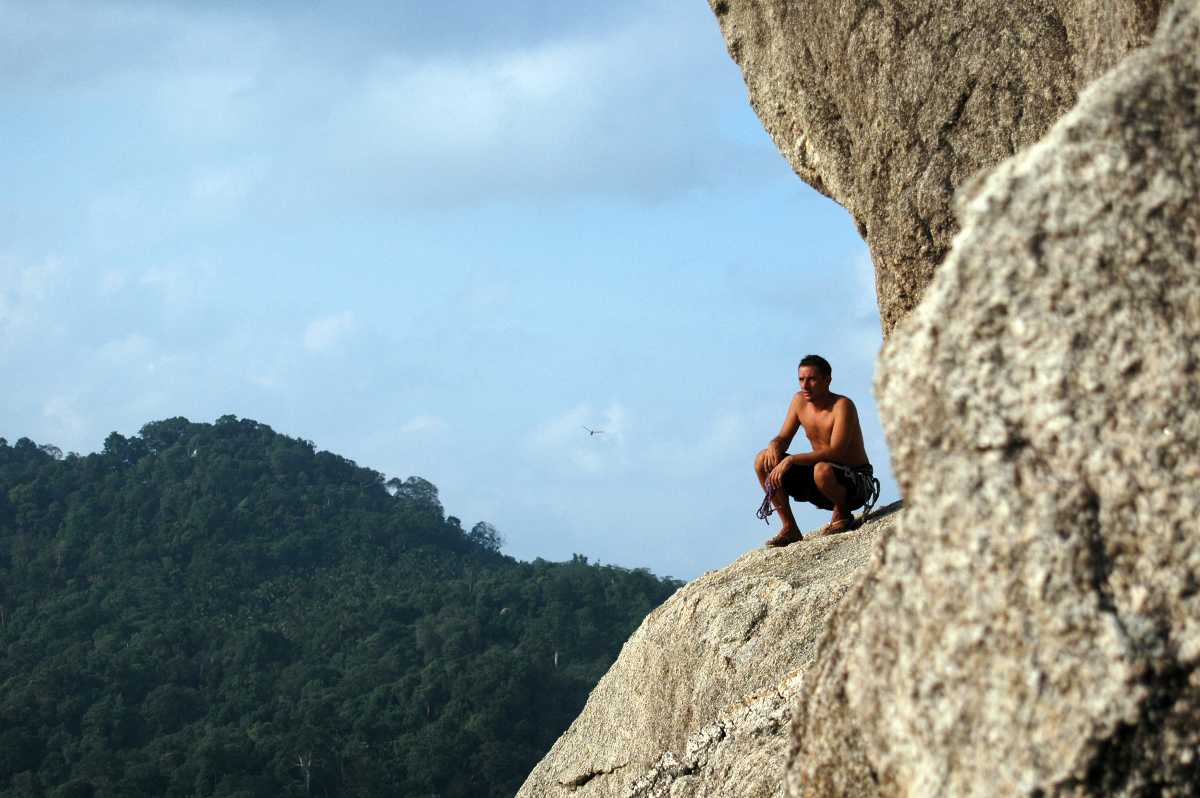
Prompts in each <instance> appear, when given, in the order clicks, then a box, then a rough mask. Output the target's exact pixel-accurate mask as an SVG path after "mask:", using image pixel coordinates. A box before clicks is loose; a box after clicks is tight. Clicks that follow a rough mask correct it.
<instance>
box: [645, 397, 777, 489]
mask: <svg viewBox="0 0 1200 798" xmlns="http://www.w3.org/2000/svg"><path fill="white" fill-rule="evenodd" d="M684 432H686V433H687V434H688V437H687V439H686V440H683V441H679V440H671V439H667V440H662V441H660V442H658V443H657V444H656V445H654V446H653V447H650V448H649V449H648V450H647V461H648V464H649V465H650V466H651V467H652V468H655V469H656V470H658V471H661V472H663V473H664V474H666V475H668V476H680V475H687V476H694V475H697V474H703V473H709V472H712V471H713V470H714V468H719V467H720V465H719V464H724V463H726V462H728V461H729V460H730V459H731V458H738V457H740V458H742V459H743V460H746V461H747V462H748V461H749V458H750V457H751V456H753V451H754V443H752V442H751V439H752V438H751V436H750V433H749V431H748V428H747V424H746V420H745V418H744V417H743V415H742V414H741V413H738V412H725V413H718V414H717V415H715V416H713V417H712V418H711V419H709V420H708V422H707V423H706V424H704V425H701V426H698V427H697V428H695V429H687V430H684ZM753 440H755V441H756V440H757V438H753ZM747 468H748V466H747Z"/></svg>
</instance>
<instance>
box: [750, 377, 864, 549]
mask: <svg viewBox="0 0 1200 798" xmlns="http://www.w3.org/2000/svg"><path fill="white" fill-rule="evenodd" d="M832 376H833V369H832V368H831V367H830V365H829V361H827V360H826V359H825V358H823V357H821V356H820V355H806V356H805V357H804V359H803V360H801V361H800V367H799V378H800V390H799V391H798V392H797V393H796V395H795V396H793V397H792V403H791V404H790V405H788V411H787V416H786V417H785V418H784V419H783V426H782V427H780V428H779V434H778V435H776V436H775V437H774V438H772V439H771V442H770V443H768V444H767V448H765V449H763V450H762V451H761V452H759V453H758V457H756V458H755V460H754V471H755V473H757V474H758V481H759V484H761V485H762V487H763V490H764V491H766V492H767V494H768V495H769V497H770V501H771V504H772V505H774V507H775V509H776V510H777V511H778V512H779V517H780V518H781V519H782V520H783V529H781V530H780V531H779V534H778V535H776V536H775V537H773V538H771V539H770V540H768V541H767V545H768V546H786V545H788V544H789V543H795V542H796V541H798V540H803V535H801V534H800V530H799V529H797V528H796V519H795V518H794V517H793V516H792V508H791V505H790V504H789V503H788V496H792V497H793V498H795V499H798V500H800V501H807V502H811V503H812V504H815V505H816V506H818V507H820V508H822V509H825V510H833V517H832V518H831V519H830V522H829V525H828V526H826V527H825V529H824V530H822V534H833V533H835V532H845V531H847V530H850V529H853V528H854V527H855V526H857V523H856V522H855V520H854V516H853V512H854V510H856V509H858V508H859V507H862V506H863V505H864V504H865V503H866V501H867V499H868V495H867V490H868V488H867V486H868V485H869V484H870V480H871V479H872V470H871V463H870V461H869V460H868V459H867V450H866V447H865V446H864V445H863V435H862V428H861V427H860V426H859V424H858V411H857V410H856V409H855V408H854V402H852V401H850V399H849V398H847V397H845V396H841V395H840V394H836V393H833V392H832V391H830V390H829V383H830V380H831V378H832ZM800 427H804V434H805V435H806V436H807V437H808V442H809V443H810V444H812V451H811V452H804V453H802V454H788V453H787V447H788V445H789V444H790V443H791V442H792V438H794V437H795V435H796V431H797V430H799V429H800ZM864 475H865V479H864ZM764 507H765V505H764ZM764 517H765V516H764Z"/></svg>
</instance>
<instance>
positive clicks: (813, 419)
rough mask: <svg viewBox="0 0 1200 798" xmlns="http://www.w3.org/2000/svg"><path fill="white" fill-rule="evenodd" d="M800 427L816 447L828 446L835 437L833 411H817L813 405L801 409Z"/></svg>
mask: <svg viewBox="0 0 1200 798" xmlns="http://www.w3.org/2000/svg"><path fill="white" fill-rule="evenodd" d="M799 415H800V426H802V427H804V435H805V436H806V437H807V438H808V441H809V443H811V444H813V445H814V446H828V445H829V441H830V439H831V438H832V437H833V411H831V410H825V411H821V410H817V409H816V408H815V407H813V406H812V405H808V406H806V407H803V408H801V409H800V413H799Z"/></svg>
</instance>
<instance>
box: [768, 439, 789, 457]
mask: <svg viewBox="0 0 1200 798" xmlns="http://www.w3.org/2000/svg"><path fill="white" fill-rule="evenodd" d="M789 443H791V441H789V440H787V439H786V438H784V437H783V436H781V435H776V436H775V437H774V438H772V439H771V441H770V442H769V443H768V444H767V448H768V449H774V450H775V453H776V454H783V453H784V452H786V451H787V447H788V444H789Z"/></svg>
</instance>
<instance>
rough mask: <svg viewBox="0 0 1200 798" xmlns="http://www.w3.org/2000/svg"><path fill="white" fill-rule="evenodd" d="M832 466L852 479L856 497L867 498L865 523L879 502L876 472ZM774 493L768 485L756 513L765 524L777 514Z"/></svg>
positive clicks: (834, 464)
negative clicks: (773, 499) (773, 500)
mask: <svg viewBox="0 0 1200 798" xmlns="http://www.w3.org/2000/svg"><path fill="white" fill-rule="evenodd" d="M830 465H831V466H833V467H834V468H836V469H837V470H838V471H841V472H842V473H843V474H845V475H846V476H847V477H849V478H850V481H851V482H853V483H854V492H855V494H856V495H858V496H863V497H865V499H866V501H864V502H863V508H862V515H861V516H859V520H860V521H865V520H866V519H867V516H869V515H870V514H871V510H873V509H874V508H875V502H877V501H879V480H878V479H876V478H875V472H874V470H873V469H872V468H871V466H869V465H867V466H846V465H842V464H841V463H830ZM773 492H774V491H773V489H772V488H771V486H770V485H768V486H767V495H766V496H764V497H763V500H762V504H760V505H759V506H758V512H756V513H755V516H756V517H757V518H760V519H761V520H762V522H763V523H764V524H770V523H771V522H770V521H768V520H767V519H768V518H770V516H771V513H773V512H775V507H774V505H772V504H771V494H772V493H773ZM851 515H852V516H853V513H852V514H851Z"/></svg>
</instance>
